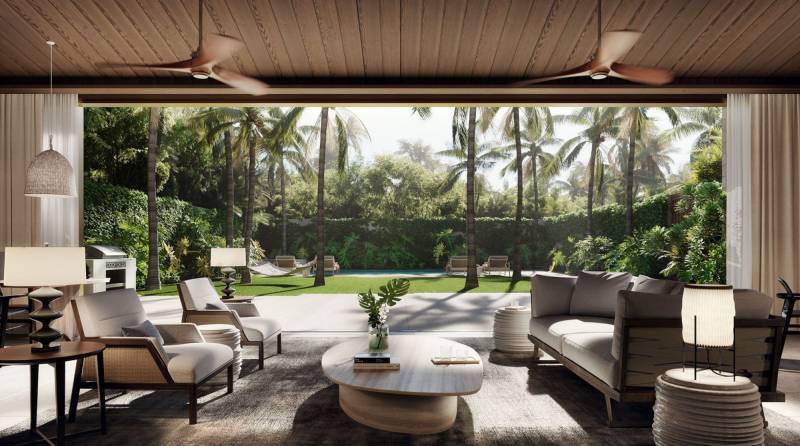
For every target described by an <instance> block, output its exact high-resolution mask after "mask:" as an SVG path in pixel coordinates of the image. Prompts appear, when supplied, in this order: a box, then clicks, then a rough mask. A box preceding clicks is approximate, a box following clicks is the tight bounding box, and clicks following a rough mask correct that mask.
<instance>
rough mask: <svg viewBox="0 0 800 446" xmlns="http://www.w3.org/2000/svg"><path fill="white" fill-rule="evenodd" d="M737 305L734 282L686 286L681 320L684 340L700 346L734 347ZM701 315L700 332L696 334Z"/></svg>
mask: <svg viewBox="0 0 800 446" xmlns="http://www.w3.org/2000/svg"><path fill="white" fill-rule="evenodd" d="M735 316H736V305H735V304H734V301H733V287H732V286H730V285H686V286H685V287H684V289H683V303H682V305H681V322H682V324H683V342H685V343H687V344H692V345H697V346H700V347H731V346H733V318H734V317H735ZM695 317H697V319H696V321H697V324H696V325H697V333H695Z"/></svg>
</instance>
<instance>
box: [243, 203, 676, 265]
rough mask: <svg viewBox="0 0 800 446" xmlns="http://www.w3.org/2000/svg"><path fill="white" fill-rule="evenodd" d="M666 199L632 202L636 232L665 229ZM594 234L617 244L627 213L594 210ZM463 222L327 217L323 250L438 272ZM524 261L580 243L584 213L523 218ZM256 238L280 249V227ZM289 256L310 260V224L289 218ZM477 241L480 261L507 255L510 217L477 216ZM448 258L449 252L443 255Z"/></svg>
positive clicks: (356, 261)
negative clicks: (447, 242)
mask: <svg viewBox="0 0 800 446" xmlns="http://www.w3.org/2000/svg"><path fill="white" fill-rule="evenodd" d="M668 209H669V207H668V195H667V194H659V195H654V196H652V197H649V198H647V199H645V200H642V201H640V202H638V203H636V204H635V206H634V223H635V227H636V229H638V230H645V229H649V228H651V227H654V226H666V225H667V213H668ZM594 224H595V228H596V232H597V234H602V235H604V236H606V237H608V238H610V239H611V240H612V241H613V242H614V243H619V242H621V241H622V240H623V239H624V238H625V210H624V208H623V207H622V206H618V205H610V206H605V207H602V208H599V209H597V210H596V211H595V212H594ZM464 226H465V223H464V220H463V219H460V218H436V219H395V220H368V219H349V218H348V219H329V220H327V221H326V223H325V234H326V240H327V242H326V250H327V251H328V254H332V255H335V256H336V257H337V261H338V262H339V263H340V264H341V266H342V268H353V269H372V268H376V269H384V268H390V269H392V268H398V269H408V268H440V267H442V266H443V265H442V264H443V263H444V262H446V261H447V255H445V256H444V258H441V259H440V261H439V263H437V262H436V261H435V258H434V254H433V250H434V247H435V246H436V244H437V242H438V241H439V240H438V238H439V237H437V236H438V235H439V234H441V233H443V232H444V231H447V230H450V231H452V234H453V235H452V239H453V240H454V245H455V248H454V249H453V251H454V253H456V254H461V253H462V252H463V250H462V245H463V240H464V237H463V232H464ZM523 231H524V232H523V240H524V241H526V246H524V247H523V253H522V254H523V263H524V264H525V266H526V267H535V268H547V267H548V266H549V264H550V261H549V259H548V255H549V253H550V251H551V250H552V249H554V248H563V247H564V246H566V244H567V239H568V238H570V237H572V238H574V239H581V238H583V237H584V236H585V234H586V214H585V212H577V213H570V214H564V215H560V216H557V217H546V218H543V219H541V220H539V221H533V220H531V219H523ZM256 238H257V240H258V241H259V242H260V243H261V245H262V246H263V247H264V248H265V249H266V251H267V255H268V256H269V257H273V256H274V255H275V254H276V253H279V251H280V246H281V228H280V225H270V226H262V227H260V228H259V230H258V231H257V233H256ZM287 240H288V245H289V246H288V248H289V253H290V254H294V255H299V256H308V257H313V255H314V251H315V241H316V230H315V226H314V221H313V220H293V221H290V222H289V225H288V228H287ZM476 242H477V248H478V257H479V260H481V261H482V260H483V259H484V258H485V257H486V256H487V255H493V254H498V255H503V254H508V255H510V254H511V251H512V246H513V243H514V219H513V218H477V219H476ZM447 254H449V253H447Z"/></svg>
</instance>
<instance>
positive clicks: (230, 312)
mask: <svg viewBox="0 0 800 446" xmlns="http://www.w3.org/2000/svg"><path fill="white" fill-rule="evenodd" d="M178 296H179V297H180V300H181V306H183V322H194V323H195V324H197V325H206V324H227V325H233V326H234V327H236V328H238V329H239V332H240V333H241V337H242V345H243V346H244V345H255V346H257V347H258V368H259V370H261V369H263V368H264V344H266V343H267V342H271V341H272V340H273V339H274V340H276V342H277V352H278V354H280V353H281V325H280V323H278V321H276V320H274V319H267V318H265V317H261V314H260V313H259V312H258V308H256V306H255V305H254V304H253V303H250V302H232V303H225V302H223V301H222V299H220V297H219V294H217V290H216V289H214V284H212V283H211V279H209V278H208V277H200V278H197V279H189V280H184V281H183V282H180V283H179V284H178Z"/></svg>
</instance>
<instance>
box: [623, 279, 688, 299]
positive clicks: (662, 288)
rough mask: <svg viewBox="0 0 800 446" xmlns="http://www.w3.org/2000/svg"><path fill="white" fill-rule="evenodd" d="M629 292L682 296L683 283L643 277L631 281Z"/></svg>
mask: <svg viewBox="0 0 800 446" xmlns="http://www.w3.org/2000/svg"><path fill="white" fill-rule="evenodd" d="M631 291H638V292H640V293H653V294H681V295H682V294H683V282H678V281H676V280H666V279H654V278H652V277H647V276H645V275H640V276H636V278H635V279H633V287H631Z"/></svg>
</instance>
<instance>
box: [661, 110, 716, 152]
mask: <svg viewBox="0 0 800 446" xmlns="http://www.w3.org/2000/svg"><path fill="white" fill-rule="evenodd" d="M675 111H676V112H677V114H678V116H679V117H680V121H681V122H680V124H679V125H677V126H674V128H673V129H672V130H671V131H670V133H671V135H670V137H671V138H673V139H680V138H683V137H685V136H689V135H696V136H695V140H694V142H693V143H692V148H693V149H694V150H695V151H696V150H698V149H701V148H703V147H706V146H708V145H709V144H713V143H714V140H715V139H716V138H719V137H721V135H722V121H723V113H722V112H723V109H722V107H680V108H677V109H675Z"/></svg>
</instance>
